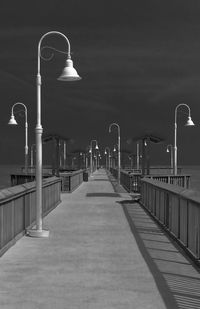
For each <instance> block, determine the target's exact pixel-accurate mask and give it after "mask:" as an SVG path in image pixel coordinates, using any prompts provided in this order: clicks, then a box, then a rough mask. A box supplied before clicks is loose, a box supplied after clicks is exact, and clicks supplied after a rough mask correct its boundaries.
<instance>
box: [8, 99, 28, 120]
mask: <svg viewBox="0 0 200 309" xmlns="http://www.w3.org/2000/svg"><path fill="white" fill-rule="evenodd" d="M16 105H22V106H23V107H24V109H25V122H27V107H26V105H25V104H23V103H21V102H17V103H15V104H13V106H12V109H11V113H12V116H13V115H14V112H13V111H14V107H15V106H16Z"/></svg>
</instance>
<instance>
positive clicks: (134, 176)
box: [110, 168, 141, 193]
mask: <svg viewBox="0 0 200 309" xmlns="http://www.w3.org/2000/svg"><path fill="white" fill-rule="evenodd" d="M110 172H111V174H112V175H113V176H114V177H115V178H117V175H118V173H117V169H114V168H111V169H110ZM140 179H141V174H140V172H139V171H135V172H130V171H129V172H128V171H125V170H121V173H120V180H121V185H122V186H123V187H124V188H125V189H126V190H127V191H128V192H136V193H139V192H140Z"/></svg>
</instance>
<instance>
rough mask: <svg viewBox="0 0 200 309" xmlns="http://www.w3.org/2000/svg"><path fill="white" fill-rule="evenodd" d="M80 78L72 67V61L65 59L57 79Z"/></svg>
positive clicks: (69, 80) (66, 80)
mask: <svg viewBox="0 0 200 309" xmlns="http://www.w3.org/2000/svg"><path fill="white" fill-rule="evenodd" d="M80 79H81V77H80V76H79V75H78V73H77V71H76V70H75V69H74V67H73V61H72V60H71V59H67V60H66V66H65V67H64V69H63V72H62V74H61V75H60V76H59V77H58V80H60V81H63V82H73V81H76V80H80Z"/></svg>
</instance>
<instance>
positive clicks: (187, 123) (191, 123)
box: [185, 116, 195, 127]
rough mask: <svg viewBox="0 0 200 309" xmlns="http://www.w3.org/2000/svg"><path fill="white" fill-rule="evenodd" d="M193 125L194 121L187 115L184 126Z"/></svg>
mask: <svg viewBox="0 0 200 309" xmlns="http://www.w3.org/2000/svg"><path fill="white" fill-rule="evenodd" d="M194 125H195V124H194V122H193V121H192V119H191V117H190V116H188V120H187V122H186V124H185V126H187V127H189V126H194Z"/></svg>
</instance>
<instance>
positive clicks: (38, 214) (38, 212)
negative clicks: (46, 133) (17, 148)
mask: <svg viewBox="0 0 200 309" xmlns="http://www.w3.org/2000/svg"><path fill="white" fill-rule="evenodd" d="M49 34H59V35H61V36H63V37H64V38H65V39H66V41H67V45H68V55H70V43H69V40H68V38H67V37H66V36H65V35H64V34H62V33H61V32H58V31H50V32H47V33H45V34H44V35H43V36H42V37H41V39H40V41H39V43H38V71H37V79H36V87H37V124H36V128H35V135H36V229H32V230H29V231H28V232H27V233H28V235H29V236H32V237H48V236H49V231H46V230H43V229H42V133H43V128H42V124H41V85H42V81H41V75H40V58H41V43H42V41H43V39H44V38H45V37H46V36H48V35H49Z"/></svg>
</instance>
